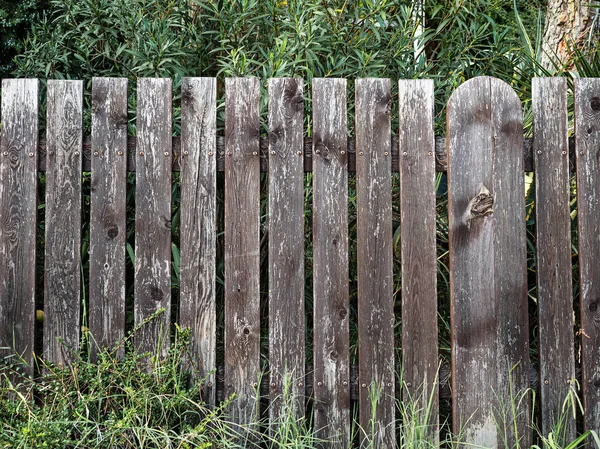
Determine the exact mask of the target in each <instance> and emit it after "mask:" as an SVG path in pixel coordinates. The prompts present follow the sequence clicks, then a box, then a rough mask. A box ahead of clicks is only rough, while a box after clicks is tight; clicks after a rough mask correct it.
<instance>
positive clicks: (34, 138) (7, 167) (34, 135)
mask: <svg viewBox="0 0 600 449" xmlns="http://www.w3.org/2000/svg"><path fill="white" fill-rule="evenodd" d="M38 84H39V83H38V80H36V79H20V80H16V79H12V80H8V79H6V80H3V81H2V120H1V122H0V123H2V140H1V143H0V273H2V275H1V276H0V348H1V349H0V358H4V357H7V361H8V360H9V359H8V357H13V355H14V354H18V355H19V356H20V358H22V360H23V362H24V365H23V366H21V369H22V370H23V372H24V374H27V375H32V374H33V351H34V347H33V344H34V335H35V332H34V331H35V329H34V326H35V321H34V317H35V265H36V264H35V245H36V214H37V145H38ZM13 361H14V362H15V363H17V364H18V365H21V363H18V361H17V360H14V359H13Z"/></svg>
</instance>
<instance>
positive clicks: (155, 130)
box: [134, 78, 171, 357]
mask: <svg viewBox="0 0 600 449" xmlns="http://www.w3.org/2000/svg"><path fill="white" fill-rule="evenodd" d="M137 151H138V153H137V171H136V172H135V181H136V190H135V281H134V291H135V293H134V294H135V298H134V321H135V324H136V326H138V325H140V324H141V323H143V322H144V320H147V319H148V318H149V317H150V316H151V315H152V314H153V313H155V312H157V311H158V310H161V309H164V313H162V314H161V315H160V316H159V317H157V318H155V319H154V320H152V321H150V322H149V323H147V324H145V325H144V326H142V328H141V329H140V330H139V331H138V332H137V334H136V335H135V337H134V342H135V347H136V349H137V350H138V351H139V352H147V351H149V352H150V353H151V354H152V355H153V356H158V357H165V356H166V353H167V350H168V347H169V335H170V332H169V322H170V318H171V80H170V79H164V78H140V79H138V92H137Z"/></svg>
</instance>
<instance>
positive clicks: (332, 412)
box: [312, 78, 350, 447]
mask: <svg viewBox="0 0 600 449" xmlns="http://www.w3.org/2000/svg"><path fill="white" fill-rule="evenodd" d="M312 93H313V126H314V128H313V155H314V161H313V295H314V299H313V304H314V329H315V331H314V351H313V353H314V384H313V388H314V398H315V404H314V411H315V418H314V422H315V428H316V430H317V436H318V437H321V438H323V439H328V440H330V441H333V442H332V443H331V445H332V447H346V446H347V445H348V441H349V438H350V388H349V381H350V372H349V370H350V366H349V365H350V364H349V333H348V332H349V324H348V322H349V313H348V308H349V297H348V295H349V292H348V288H349V286H348V171H347V169H346V166H347V163H348V153H347V150H348V149H347V141H346V129H347V127H346V126H347V119H346V80H345V79H323V78H318V79H314V80H313V92H312Z"/></svg>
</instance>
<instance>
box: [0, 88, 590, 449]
mask: <svg viewBox="0 0 600 449" xmlns="http://www.w3.org/2000/svg"><path fill="white" fill-rule="evenodd" d="M171 85H172V83H171V80H169V79H140V80H138V84H137V87H138V90H137V119H136V127H137V136H136V137H135V138H131V137H130V138H128V136H127V122H128V114H127V81H126V80H124V79H107V78H96V79H94V80H93V87H92V132H91V141H90V140H88V139H87V138H85V139H84V137H83V131H82V129H83V128H82V121H83V120H82V117H83V113H84V110H83V84H82V82H81V81H48V83H47V120H46V130H45V135H46V139H45V141H41V140H40V141H39V142H38V135H39V134H40V130H39V126H38V113H39V104H38V103H39V102H38V89H39V83H38V81H37V80H26V79H19V80H3V82H2V141H1V149H0V273H1V278H0V346H1V347H4V349H2V353H1V354H2V355H4V356H7V355H9V354H11V353H13V352H17V353H19V354H21V355H22V356H23V357H24V359H25V360H26V361H27V362H29V363H30V364H31V362H32V360H33V355H32V352H33V348H34V335H35V297H36V273H35V269H34V267H35V266H36V229H37V226H36V223H37V222H36V220H37V217H38V202H42V203H44V204H45V211H44V213H45V236H44V238H43V241H44V246H43V248H44V249H43V251H44V260H45V262H44V263H45V267H44V274H43V275H44V292H43V309H44V312H45V319H44V324H43V356H44V358H45V359H47V360H49V361H52V362H54V363H68V362H69V360H70V357H71V353H70V352H69V351H67V350H66V349H65V347H66V346H67V347H70V348H74V349H76V348H77V347H78V345H79V341H80V329H81V327H80V326H81V322H82V316H81V312H80V311H81V308H80V305H81V303H82V297H81V293H80V292H81V289H82V287H81V282H82V280H81V248H80V245H81V239H82V236H81V229H82V222H81V216H82V213H81V212H82V207H87V206H86V205H84V204H82V190H81V189H82V172H83V171H91V194H90V195H91V196H90V206H89V207H90V228H89V245H90V251H89V297H88V298H87V301H88V306H87V307H88V314H89V316H88V317H87V319H88V322H89V330H90V332H91V334H92V335H93V336H94V338H95V340H96V341H97V343H98V344H99V345H100V346H110V345H111V344H114V343H115V342H116V341H118V340H119V339H121V338H122V337H123V336H124V330H125V304H126V298H125V292H126V277H125V272H126V268H125V267H126V265H125V264H126V251H125V248H126V220H127V209H126V182H127V172H128V171H135V185H136V188H135V264H134V268H135V281H134V291H135V296H134V316H135V323H136V324H137V323H141V322H143V321H144V320H145V319H146V318H147V317H148V316H150V315H151V314H152V313H153V312H155V311H157V310H158V309H161V308H164V309H166V313H165V314H163V315H161V316H160V317H159V318H158V319H156V320H154V321H152V322H151V323H150V324H148V325H146V326H143V327H142V328H141V329H140V331H139V333H138V334H137V335H136V337H135V345H136V347H137V348H138V349H139V350H141V351H150V352H156V353H159V354H161V355H164V354H165V351H166V348H167V347H168V345H169V336H170V331H169V329H170V316H171V313H170V307H171V207H172V206H171V184H172V179H171V176H172V172H173V171H180V184H181V225H180V249H181V258H180V298H179V311H180V312H179V323H180V325H181V326H185V327H190V328H191V332H192V354H193V357H192V360H191V362H193V364H194V365H195V366H196V367H197V376H198V377H200V378H203V377H206V380H205V383H204V390H203V392H204V398H205V400H206V401H207V402H208V403H210V404H214V403H215V402H216V401H217V400H218V398H217V397H216V391H217V380H218V379H216V376H215V374H214V369H215V367H216V353H217V352H216V327H217V316H216V301H217V300H216V288H215V287H216V266H217V263H219V262H220V261H219V260H217V252H216V239H217V233H218V232H221V230H218V229H217V228H218V226H217V221H216V207H217V205H216V199H217V194H218V192H217V181H216V180H217V171H219V170H224V172H225V174H224V179H225V181H224V208H225V220H224V223H225V225H224V289H225V297H224V307H225V318H224V380H223V386H222V388H223V389H224V394H225V395H227V396H228V395H231V394H233V393H235V394H236V395H237V396H236V399H235V400H234V401H233V403H232V407H231V409H230V413H231V414H232V416H233V417H234V419H235V420H237V421H238V422H240V423H250V422H253V421H254V420H255V419H257V410H258V408H257V402H256V400H255V397H256V391H257V389H258V386H259V383H260V379H261V372H260V371H261V364H260V345H259V344H260V329H261V322H260V320H261V314H260V287H261V284H260V233H261V229H260V214H261V211H260V195H261V191H260V177H261V171H268V174H269V176H268V217H269V219H268V233H267V234H268V261H269V262H268V267H269V268H268V304H269V310H268V317H269V319H268V333H269V345H268V347H269V353H268V363H269V369H270V371H269V374H268V381H267V392H266V394H268V396H269V398H270V401H271V403H272V405H273V406H272V407H271V408H270V418H271V420H272V421H273V422H275V421H276V420H277V417H278V415H279V413H280V411H281V400H280V398H281V394H282V392H283V385H284V381H285V377H286V376H289V375H291V377H292V379H293V383H292V386H291V390H292V392H293V394H295V395H296V401H295V410H296V411H295V412H296V413H297V414H302V413H304V410H305V401H306V400H308V399H309V398H310V403H311V404H312V409H311V410H312V412H313V413H314V425H315V428H316V429H317V430H318V435H319V436H320V437H323V438H327V439H330V440H332V441H333V443H332V444H331V446H332V447H345V446H347V444H348V443H349V440H350V438H351V435H350V429H351V420H352V416H351V415H352V413H351V387H352V385H351V381H352V379H351V378H352V375H351V365H350V355H349V353H350V348H349V346H350V341H349V326H350V319H351V314H350V313H349V311H350V310H349V276H348V273H349V264H354V263H356V267H357V273H358V322H357V323H356V325H357V327H358V360H359V364H358V386H357V389H358V397H357V399H358V404H359V406H358V409H359V418H358V422H359V424H360V426H361V427H362V429H364V430H363V431H362V433H361V435H362V437H368V438H370V439H372V440H373V441H375V443H376V444H375V447H381V448H385V447H387V448H391V447H394V441H395V435H396V430H395V425H397V424H396V422H395V416H396V414H395V400H397V399H401V398H404V399H406V398H407V397H408V396H409V395H411V396H412V397H413V398H416V400H417V401H418V402H419V401H420V403H421V404H422V405H425V404H426V402H427V401H429V400H431V415H430V417H429V423H430V426H431V427H430V429H431V430H430V431H431V432H432V433H433V434H435V432H437V429H438V426H439V419H438V416H439V401H438V382H437V370H438V364H439V362H438V360H439V359H438V332H437V329H438V314H437V304H438V297H437V296H438V295H437V290H436V276H437V274H436V273H437V254H436V185H435V180H436V171H445V170H446V165H447V171H448V188H449V204H448V214H449V220H450V245H449V249H450V286H451V287H450V289H451V318H452V322H451V328H452V336H451V342H452V385H451V388H452V404H453V416H452V419H453V425H454V428H455V430H458V429H460V428H463V429H464V431H465V436H466V441H467V442H470V443H475V444H480V445H483V446H485V447H498V446H504V445H505V444H510V445H511V446H512V444H513V443H514V442H515V441H516V440H517V439H520V440H521V444H522V445H523V446H522V447H528V445H529V443H530V435H531V430H530V429H529V428H528V427H527V426H528V425H529V424H530V418H529V413H530V405H529V402H530V400H531V397H530V396H526V397H525V399H524V401H523V407H522V408H521V410H520V412H519V414H517V416H510V410H505V411H507V412H508V413H505V416H508V418H509V419H510V420H511V425H508V426H507V427H506V428H503V427H502V425H500V426H498V421H496V418H497V417H498V416H501V415H502V413H501V412H502V408H503V407H507V405H508V404H507V401H508V398H509V395H510V394H511V393H512V394H513V396H514V395H516V394H518V393H519V392H524V391H525V390H526V389H527V388H528V387H529V385H530V381H531V380H532V379H530V358H529V335H530V322H529V314H528V297H527V293H528V292H527V289H528V284H527V272H526V270H527V260H526V258H527V248H526V245H527V241H526V228H525V225H526V221H525V210H526V208H525V194H524V192H525V187H524V174H523V173H524V171H532V170H533V169H534V168H535V192H536V193H535V206H536V207H535V220H536V234H537V235H536V238H535V242H537V244H536V254H537V265H536V268H537V307H538V309H537V314H538V320H537V323H534V325H535V326H537V333H538V336H539V398H540V409H541V423H542V429H543V431H544V432H548V431H549V430H550V429H551V424H552V423H553V421H554V420H556V419H557V416H558V412H559V411H560V408H561V406H562V401H563V399H564V397H565V395H566V393H567V392H568V391H569V388H570V383H571V381H572V379H574V378H575V376H576V374H575V373H576V365H577V364H579V363H580V364H581V379H580V382H581V387H582V391H581V395H582V397H583V403H584V406H585V410H586V412H585V416H584V424H583V425H584V428H585V429H595V430H598V429H599V428H600V364H599V360H600V310H599V309H598V304H599V302H600V268H598V260H600V80H597V79H578V80H576V81H575V88H574V104H575V111H574V112H575V114H574V122H575V131H574V145H572V146H571V156H572V157H571V160H572V161H574V162H575V165H576V173H577V190H576V191H577V220H578V237H577V242H576V245H578V262H579V279H580V292H581V293H580V297H579V304H580V307H579V310H574V307H573V293H572V275H573V273H572V243H571V217H570V200H571V198H570V191H571V190H570V164H569V161H570V157H569V156H570V149H569V139H568V133H569V129H568V112H567V84H566V82H565V80H564V79H558V78H556V79H552V78H540V79H534V80H533V99H532V100H533V129H534V139H533V140H532V141H530V140H529V141H526V145H525V146H524V139H523V115H522V108H521V103H520V102H519V99H518V97H517V95H516V94H515V92H514V91H513V90H512V89H511V88H510V87H509V86H508V85H507V84H505V83H503V82H501V81H499V80H497V79H493V78H489V77H481V78H475V79H472V80H470V81H468V82H466V83H465V84H464V85H462V86H461V87H459V88H458V89H457V90H456V92H455V93H454V94H453V96H452V98H451V100H450V102H449V104H448V108H447V130H446V139H445V144H444V142H443V141H439V139H438V142H437V144H436V138H435V136H434V127H433V120H434V117H433V112H434V106H433V104H434V103H433V100H434V97H433V82H432V81H430V80H401V81H399V94H398V98H397V99H396V98H393V97H392V96H391V93H390V92H391V86H390V81H389V80H384V79H360V80H357V81H356V83H355V96H356V99H355V120H356V123H355V138H354V139H349V138H348V137H347V126H348V123H347V110H346V108H347V105H346V89H347V83H346V80H343V79H314V80H313V85H312V86H313V87H312V95H311V98H312V121H311V123H312V139H309V140H306V139H304V129H303V124H304V97H305V96H306V93H305V92H304V91H303V83H302V81H301V80H298V79H271V80H269V83H268V108H269V109H268V111H269V112H268V127H269V134H268V140H262V143H264V145H262V144H261V136H260V112H259V111H260V107H259V105H260V83H259V80H257V79H242V78H238V79H227V80H226V82H225V132H224V139H223V138H221V137H218V136H217V107H216V105H217V83H216V80H215V79H214V78H185V79H184V80H183V83H182V88H181V137H180V138H175V139H174V138H172V134H173V133H172V87H171ZM394 101H398V104H399V118H398V119H399V122H398V123H399V132H398V136H397V137H395V136H394V137H392V135H391V121H392V118H391V114H390V105H391V103H392V102H394ZM524 149H525V150H524ZM306 171H312V186H311V188H312V198H313V204H312V208H313V210H312V214H313V219H312V235H311V237H310V238H311V239H312V254H310V255H309V254H306V255H305V246H304V242H305V235H304V232H305V227H304V196H305V194H306V192H305V182H304V179H305V172H306ZM349 171H355V172H356V203H357V204H356V210H357V213H356V220H357V260H356V261H354V260H349V252H348V246H349V245H348V240H349V235H348V225H349V222H348V220H349V218H348V201H349V198H348V173H349ZM392 171H395V172H399V180H400V191H401V194H400V196H401V205H400V208H401V224H400V226H401V267H402V273H401V276H402V292H401V299H402V320H401V322H402V351H401V354H402V356H401V360H395V352H396V348H395V344H394V326H395V324H396V323H395V322H394V321H395V320H394V291H393V288H392V287H393V286H392V279H393V254H392V243H393V242H392V217H391V212H392V195H391V189H392V186H391V176H390V173H391V172H392ZM38 172H45V200H44V199H41V200H40V198H38ZM305 257H312V268H313V279H312V305H313V306H312V317H313V334H314V342H313V346H312V348H311V351H312V359H313V366H312V368H311V369H310V370H308V369H307V368H306V367H305V360H306V354H305V351H306V349H307V348H305V326H306V321H305V312H306V311H305V299H306V298H305ZM594 261H596V262H594ZM574 316H576V317H577V323H578V326H577V328H575V321H574ZM263 324H264V323H263ZM575 331H578V332H577V335H575ZM59 338H60V339H61V340H62V341H64V343H60V342H59ZM576 338H577V339H580V341H579V342H578V344H577V345H576V341H575V339H576ZM65 345H66V346H65ZM576 347H577V348H580V349H579V353H578V354H577V356H576V354H575V348H576ZM400 367H402V368H403V378H402V379H403V384H402V385H396V383H397V381H398V378H397V372H398V371H399V370H400ZM25 369H26V370H29V372H30V373H31V365H30V367H25ZM307 385H310V386H311V388H307ZM373 397H375V398H376V399H377V406H376V407H375V408H373V407H372V401H371V399H372V398H373ZM513 418H514V419H513ZM507 424H508V423H507ZM513 424H514V425H513ZM517 432H518V433H517ZM575 432H576V425H575V422H574V421H571V422H570V428H569V435H570V436H571V437H574V436H575ZM504 440H506V443H505V441H504Z"/></svg>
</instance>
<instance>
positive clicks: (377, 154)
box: [356, 79, 396, 448]
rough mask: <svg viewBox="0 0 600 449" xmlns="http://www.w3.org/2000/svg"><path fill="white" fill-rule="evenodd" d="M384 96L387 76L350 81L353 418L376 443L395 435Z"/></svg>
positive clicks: (386, 444) (383, 444) (385, 443)
mask: <svg viewBox="0 0 600 449" xmlns="http://www.w3.org/2000/svg"><path fill="white" fill-rule="evenodd" d="M390 102H391V98H390V80H389V79H359V80H357V81H356V152H357V155H358V156H357V157H356V197H357V198H356V201H357V217H356V218H357V251H356V253H357V272H358V360H359V371H358V372H359V380H358V383H359V385H360V389H359V424H360V426H361V428H362V430H363V435H361V437H364V438H365V440H366V441H369V442H371V443H372V444H373V445H374V446H375V447H379V448H393V447H395V443H394V442H395V437H396V436H395V429H394V422H395V409H396V404H395V398H394V383H395V382H394V380H395V379H394V378H395V371H394V295H393V271H392V240H393V239H392V179H391V175H390V173H391V160H392V157H391V128H390V126H391V121H390ZM375 398H377V400H376V404H377V405H376V408H375V409H374V408H373V401H372V400H371V399H375Z"/></svg>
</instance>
